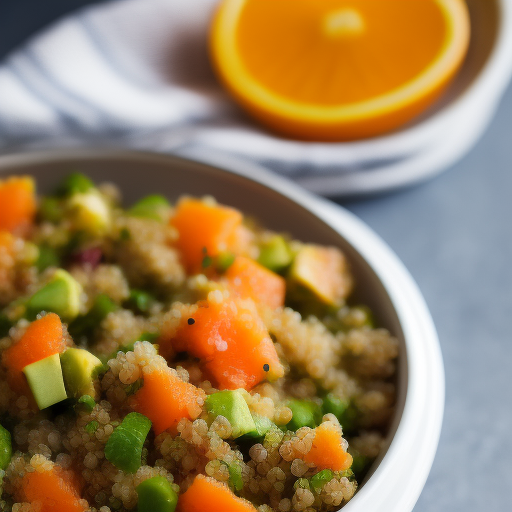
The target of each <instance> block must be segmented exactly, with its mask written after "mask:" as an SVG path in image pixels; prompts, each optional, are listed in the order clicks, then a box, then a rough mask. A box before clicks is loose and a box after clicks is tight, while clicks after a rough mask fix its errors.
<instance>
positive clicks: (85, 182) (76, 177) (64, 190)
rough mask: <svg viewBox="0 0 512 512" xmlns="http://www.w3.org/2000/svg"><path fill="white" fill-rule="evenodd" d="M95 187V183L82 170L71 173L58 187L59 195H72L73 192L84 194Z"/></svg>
mask: <svg viewBox="0 0 512 512" xmlns="http://www.w3.org/2000/svg"><path fill="white" fill-rule="evenodd" d="M93 188H94V183H93V182H92V181H91V180H90V179H89V178H88V177H87V176H86V175H85V174H82V173H81V172H74V173H71V174H70V175H69V176H66V178H64V179H63V180H62V183H61V184H60V185H59V186H58V187H57V190H56V194H57V195H58V196H72V195H73V194H84V193H86V192H89V191H90V190H91V189H93Z"/></svg>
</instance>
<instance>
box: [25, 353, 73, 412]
mask: <svg viewBox="0 0 512 512" xmlns="http://www.w3.org/2000/svg"><path fill="white" fill-rule="evenodd" d="M23 373H24V374H25V376H26V377H27V381H28V384H29V386H30V390H31V391H32V394H33V395H34V398H35V400H36V403H37V406H38V407H39V409H46V408H47V407H50V406H51V405H54V404H57V403H59V402H62V401H63V400H66V398H67V394H66V388H65V387H64V379H63V377H62V368H61V365H60V357H59V354H54V355H52V356H49V357H45V358H44V359H41V360H39V361H36V362H35V363H32V364H29V365H28V366H25V368H23Z"/></svg>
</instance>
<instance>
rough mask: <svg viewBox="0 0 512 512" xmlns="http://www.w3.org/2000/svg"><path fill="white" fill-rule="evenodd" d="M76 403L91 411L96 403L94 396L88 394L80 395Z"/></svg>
mask: <svg viewBox="0 0 512 512" xmlns="http://www.w3.org/2000/svg"><path fill="white" fill-rule="evenodd" d="M78 403H79V404H80V405H82V406H83V407H84V408H85V409H86V410H87V412H91V411H92V410H93V409H94V407H95V405H96V402H95V400H94V398H93V397H92V396H89V395H82V396H81V397H80V398H79V399H78Z"/></svg>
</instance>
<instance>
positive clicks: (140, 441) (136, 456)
mask: <svg viewBox="0 0 512 512" xmlns="http://www.w3.org/2000/svg"><path fill="white" fill-rule="evenodd" d="M150 429H151V421H150V420H149V419H148V418H146V416H144V415H142V414H139V413H138V412H130V413H129V414H127V415H126V416H125V418H124V419H123V421H122V422H121V424H120V425H119V426H118V427H117V428H116V429H115V430H114V432H112V434H111V435H110V437H109V438H108V441H107V444H106V445H105V457H106V458H107V460H109V461H110V462H111V463H112V464H114V466H116V467H117V468H118V469H120V470H121V471H124V472H125V473H135V472H136V471H137V470H138V469H139V468H140V466H141V460H142V448H143V446H144V441H145V440H146V437H147V435H148V433H149V431H150Z"/></svg>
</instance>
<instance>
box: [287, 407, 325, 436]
mask: <svg viewBox="0 0 512 512" xmlns="http://www.w3.org/2000/svg"><path fill="white" fill-rule="evenodd" d="M287 406H288V407H289V408H290V409H291V410H292V413H293V416H292V419H291V420H290V422H289V423H288V425H287V427H288V429H289V430H293V431H296V430H298V429H299V428H301V427H311V428H315V427H316V426H318V425H319V424H320V422H321V421H322V410H321V408H320V406H319V405H318V404H317V403H316V402H312V401H309V400H290V401H289V402H288V404H287Z"/></svg>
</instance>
